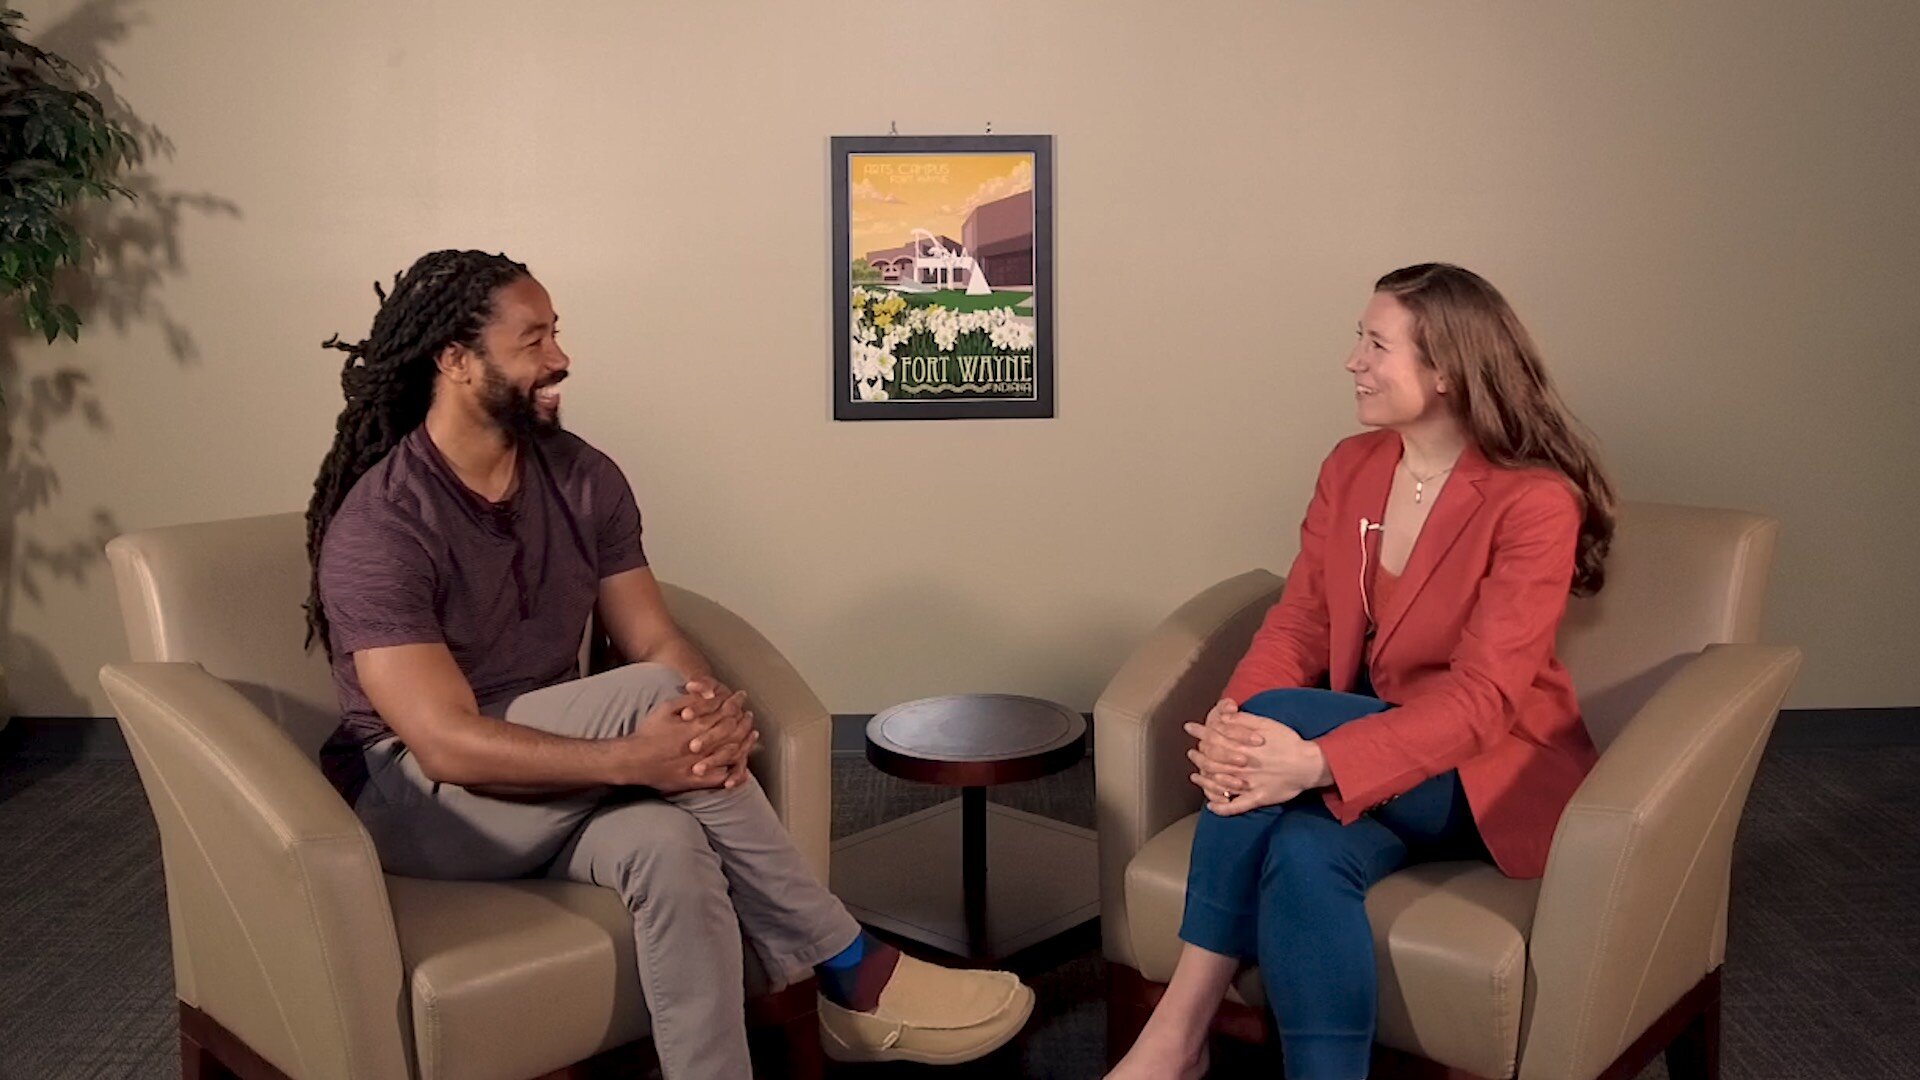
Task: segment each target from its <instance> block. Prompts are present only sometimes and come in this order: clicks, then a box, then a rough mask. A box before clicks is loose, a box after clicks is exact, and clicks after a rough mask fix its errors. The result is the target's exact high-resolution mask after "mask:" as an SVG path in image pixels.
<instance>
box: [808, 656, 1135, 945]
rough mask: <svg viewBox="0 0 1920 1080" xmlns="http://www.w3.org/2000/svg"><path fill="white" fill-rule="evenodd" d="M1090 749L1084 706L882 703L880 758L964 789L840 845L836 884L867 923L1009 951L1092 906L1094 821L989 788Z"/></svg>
mask: <svg viewBox="0 0 1920 1080" xmlns="http://www.w3.org/2000/svg"><path fill="white" fill-rule="evenodd" d="M1086 747H1087V722H1086V718H1085V717H1083V716H1081V715H1080V714H1079V713H1077V712H1075V711H1073V710H1072V709H1069V708H1067V707H1066V706H1064V705H1059V704H1056V703H1054V702H1051V701H1043V700H1041V699H1039V698H1032V697H1020V696H1017V695H1013V694H953V695H948V696H945V697H934V698H924V699H921V700H919V701H909V702H906V703H905V704H901V705H895V706H894V707H892V708H890V709H887V710H886V711H884V712H881V713H879V714H877V715H875V716H874V718H873V719H872V721H870V722H869V723H868V724H867V760H868V761H870V762H872V763H873V765H874V767H875V768H878V769H879V770H881V771H882V772H885V773H888V774H890V775H893V776H898V777H901V778H903V779H907V780H915V781H919V782H921V783H926V784H940V785H945V786H949V787H958V788H960V798H959V799H958V800H954V801H950V802H948V803H945V804H942V805H941V806H936V807H934V808H932V809H930V810H923V811H921V812H920V813H918V814H912V815H909V816H907V817H905V818H900V819H897V820H895V821H890V822H887V823H886V824H883V825H880V826H878V827H876V828H873V829H869V830H867V831H866V832H865V833H861V834H859V835H857V836H853V837H848V838H847V839H846V840H843V841H841V842H840V843H839V844H837V845H835V855H836V861H835V874H834V878H835V891H836V892H839V893H840V896H841V899H842V900H843V901H845V902H846V903H847V905H848V907H849V908H850V909H854V914H855V917H857V918H860V919H861V920H862V921H864V922H868V923H869V924H870V925H873V926H876V927H877V928H879V929H881V930H884V931H888V932H890V933H892V934H894V935H895V936H898V937H904V938H906V939H908V940H910V941H914V942H918V943H919V944H921V945H925V946H929V947H931V948H933V949H935V950H937V951H939V952H941V953H943V954H945V955H947V956H950V957H953V958H956V959H960V960H965V961H971V962H981V961H1001V960H1005V959H1007V958H1008V957H1010V956H1012V955H1013V954H1015V953H1018V952H1022V951H1025V950H1029V949H1032V948H1033V947H1034V946H1037V945H1041V944H1044V943H1047V942H1050V941H1051V940H1052V939H1054V938H1055V937H1058V936H1059V935H1060V934H1062V933H1064V932H1066V931H1068V930H1072V929H1075V928H1077V927H1079V926H1081V925H1083V924H1085V923H1086V922H1088V921H1089V920H1091V919H1093V918H1096V917H1097V916H1098V915H1099V886H1098V852H1097V847H1096V845H1095V843H1094V837H1093V832H1092V831H1091V830H1088V829H1081V828H1076V827H1074V826H1071V825H1067V824H1065V823H1064V822H1059V821H1055V820H1053V819H1051V818H1045V817H1041V816H1039V815H1037V814H1027V813H1023V812H1022V811H1018V810H1014V809H1012V808H1010V807H1005V806H1000V805H997V804H996V805H992V806H989V804H988V803H987V788H988V787H990V786H992V785H994V784H1007V783H1013V782H1015V781H1020V780H1035V779H1038V778H1040V777H1043V776H1048V775H1051V774H1053V773H1057V772H1060V771H1061V770H1063V769H1066V768H1068V767H1070V766H1072V765H1073V764H1074V763H1075V762H1077V761H1079V760H1080V759H1081V758H1082V757H1084V756H1085V755H1086ZM956 803H957V804H958V806H957V817H958V819H959V820H958V823H957V824H958V828H957V829H956V828H955V822H954V820H953V819H954V817H955V816H956V806H955V804H956ZM955 832H957V833H958V836H957V838H956V837H955V836H954V835H953V834H954V833H955ZM956 839H957V840H958V845H957V846H958V847H959V849H960V851H959V856H960V857H959V860H958V861H959V866H958V870H959V873H958V880H955V875H954V873H953V870H954V860H953V855H952V851H953V848H954V846H955V843H954V841H955V840H956ZM843 863H845V864H846V869H845V872H844V873H843V872H842V864H843ZM990 865H991V866H992V869H991V870H990Z"/></svg>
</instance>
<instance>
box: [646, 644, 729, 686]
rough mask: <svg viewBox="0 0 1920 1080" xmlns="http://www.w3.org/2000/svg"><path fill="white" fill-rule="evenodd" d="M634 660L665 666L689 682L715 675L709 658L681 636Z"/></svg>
mask: <svg viewBox="0 0 1920 1080" xmlns="http://www.w3.org/2000/svg"><path fill="white" fill-rule="evenodd" d="M633 659H635V660H637V661H644V662H646V663H650V664H665V665H666V666H668V667H670V668H672V669H673V670H675V671H677V672H679V673H680V677H681V679H683V680H685V681H689V682H690V681H692V680H694V679H704V678H708V677H709V676H711V675H712V674H713V666H712V665H711V664H708V663H707V658H706V657H705V656H702V655H701V654H700V650H699V649H696V648H694V647H693V642H691V641H688V640H687V639H686V638H685V637H684V636H682V635H680V634H675V635H673V636H672V637H671V638H668V639H667V640H666V641H664V642H662V643H660V644H659V645H656V646H655V647H654V648H653V649H652V650H651V651H649V652H648V654H647V655H645V656H636V657H634V658H633Z"/></svg>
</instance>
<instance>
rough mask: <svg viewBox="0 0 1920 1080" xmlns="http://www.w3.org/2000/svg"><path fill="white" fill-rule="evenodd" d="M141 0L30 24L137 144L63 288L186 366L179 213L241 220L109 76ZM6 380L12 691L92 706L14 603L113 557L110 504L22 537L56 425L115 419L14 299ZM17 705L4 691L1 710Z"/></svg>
mask: <svg viewBox="0 0 1920 1080" xmlns="http://www.w3.org/2000/svg"><path fill="white" fill-rule="evenodd" d="M143 4H144V0H88V2H87V3H83V4H81V5H79V6H78V7H76V8H75V9H74V10H73V11H72V12H70V13H69V14H68V15H67V16H66V17H65V18H62V19H60V20H58V21H56V22H53V23H50V24H47V25H45V26H37V27H36V26H32V25H29V26H27V27H26V29H25V33H26V36H27V37H28V38H29V39H30V40H31V41H32V42H33V43H34V44H36V45H39V46H40V47H41V48H43V49H47V50H48V51H50V52H53V53H56V54H58V55H60V56H63V57H65V58H66V59H67V60H68V61H69V62H71V63H72V64H73V66H74V69H75V72H76V74H77V77H78V79H79V81H80V83H81V84H82V85H83V87H84V88H85V89H87V90H89V91H91V92H92V93H93V95H94V96H95V97H97V98H99V99H100V100H101V102H102V103H103V104H104V105H105V106H106V108H107V111H108V113H109V114H110V115H112V116H113V117H114V118H115V119H116V120H118V121H119V122H120V123H121V124H122V125H123V126H124V127H125V128H126V129H127V130H128V131H129V132H131V133H132V134H133V136H134V138H135V140H136V141H137V143H138V152H137V154H136V155H135V157H134V158H133V159H132V160H131V161H129V162H128V163H127V168H126V171H125V173H124V175H123V176H122V178H121V182H122V183H123V184H124V185H125V186H126V187H127V188H128V189H130V190H131V191H133V192H134V193H135V194H137V195H138V196H139V197H138V198H137V199H136V200H134V201H131V202H129V201H128V200H126V199H114V200H112V201H110V202H107V203H103V204H95V205H93V206H90V207H88V208H87V209H86V210H85V211H84V212H83V213H82V216H81V229H80V231H81V234H82V235H83V236H84V237H86V239H87V241H88V242H89V243H90V244H91V245H92V249H93V250H92V253H91V254H92V261H91V264H90V265H88V266H86V267H83V268H80V269H78V270H76V271H74V272H72V273H70V274H69V276H68V277H67V278H66V280H63V281H62V282H61V283H60V290H59V291H60V295H61V296H62V298H63V299H65V300H66V301H67V302H68V303H71V304H72V305H73V307H74V309H75V310H77V311H78V312H79V313H80V318H81V321H82V325H81V329H80V333H81V337H82V340H83V341H84V340H85V339H86V338H87V337H89V336H91V335H98V334H100V333H103V332H105V330H106V329H107V328H108V327H111V328H112V329H113V331H114V332H115V333H117V334H123V335H124V334H125V333H127V332H128V331H129V330H131V329H133V328H135V327H138V326H143V325H145V326H152V327H155V328H157V329H158V330H159V331H160V333H161V336H162V338H163V339H164V340H165V342H166V349H167V353H168V354H169V355H170V356H171V357H172V359H173V361H174V362H175V363H177V364H180V365H182V366H185V365H189V364H192V363H193V362H194V361H195V359H196V358H197V351H196V348H195V345H194V341H193V335H192V333H191V332H190V331H189V330H188V328H187V327H186V326H185V325H183V324H182V323H181V322H180V321H179V320H177V319H175V318H174V317H173V316H172V314H171V313H170V312H169V311H168V310H167V307H166V305H165V303H164V302H162V300H161V299H160V296H159V292H160V289H161V286H163V285H164V284H165V283H166V282H167V281H168V280H169V279H172V278H176V277H180V276H182V275H183V274H184V273H185V272H186V265H185V262H184V260H183V258H182V253H181V241H180V226H181V222H182V221H183V219H185V218H186V217H187V216H188V215H192V214H201V215H208V214H219V215H224V216H228V217H236V218H237V217H239V216H240V209H239V207H237V206H236V205H234V204H233V203H232V202H231V201H229V200H227V199H224V198H221V197H220V196H218V195H213V194H209V193H206V192H182V191H174V190H171V189H169V188H167V187H166V186H165V185H164V184H163V183H162V182H161V180H160V178H159V177H158V176H156V175H155V174H154V172H153V171H152V169H151V165H152V164H153V163H154V162H155V161H156V160H160V159H166V158H171V157H172V156H173V144H172V142H171V141H169V140H168V139H167V137H166V135H165V134H164V133H162V132H161V131H160V130H159V129H158V128H156V127H154V126H153V125H152V124H149V123H147V122H146V121H144V120H142V119H140V118H139V116H137V115H136V114H135V113H134V112H133V110H132V109H131V108H129V107H128V105H127V103H126V101H125V100H123V99H122V98H121V97H120V95H119V94H118V93H116V92H115V90H114V88H113V85H112V83H111V81H110V78H109V77H110V76H111V75H113V74H115V73H116V69H115V68H114V67H113V65H112V64H111V63H110V62H109V61H108V60H107V56H106V54H107V52H108V50H109V49H111V48H112V47H114V46H117V45H119V44H121V43H122V42H124V41H125V40H126V39H127V37H128V36H129V35H130V34H131V32H132V31H133V29H134V27H136V26H137V25H139V24H140V23H142V22H143V21H144V19H145V17H144V15H143V14H142V13H141V12H140V11H139V9H140V8H141V7H142V6H143ZM0 388H4V391H5V394H6V415H5V423H4V426H0V462H4V468H0V571H3V572H4V575H3V576H0V625H4V626H5V628H6V640H5V652H4V656H3V659H4V663H5V665H6V672H7V682H8V684H9V685H10V691H9V692H10V696H11V697H12V698H13V699H14V700H19V699H21V698H23V697H24V698H26V699H27V700H29V701H30V702H31V708H30V711H31V712H33V713H36V714H40V715H67V716H84V715H88V714H89V713H91V712H92V709H91V707H90V706H89V705H88V695H87V694H86V693H84V692H82V691H80V690H78V689H76V688H75V687H74V686H73V685H72V684H71V683H69V682H67V680H66V678H65V676H64V675H63V674H62V673H61V671H60V667H59V664H58V662H57V661H56V658H55V657H54V656H53V655H52V653H51V652H50V650H48V649H47V647H46V646H45V645H44V644H42V643H40V642H37V641H34V640H32V639H30V638H26V637H23V636H21V635H20V634H18V633H17V632H16V631H15V630H14V619H13V615H14V605H15V603H16V602H17V601H18V600H20V599H22V598H24V599H25V600H26V601H27V602H28V603H31V604H33V605H35V606H36V607H40V606H44V605H45V604H46V602H47V601H46V587H47V585H48V584H49V583H50V582H53V581H59V580H66V581H71V582H74V583H76V584H81V583H85V582H86V581H87V579H88V578H89V577H90V576H91V575H92V574H93V573H94V572H95V571H96V570H97V569H98V568H99V566H100V564H101V563H102V562H103V561H104V560H105V551H104V550H103V548H104V546H105V544H106V542H107V541H108V540H110V539H112V538H113V537H114V536H115V535H117V534H118V533H119V532H120V526H119V523H118V522H116V521H115V520H114V517H113V512H112V511H111V510H110V509H107V508H105V507H95V508H94V510H93V512H92V513H91V514H89V515H87V519H88V520H87V524H86V526H85V527H84V528H82V529H81V530H79V531H78V532H77V534H75V535H69V536H55V537H51V538H49V537H48V536H47V530H34V535H33V536H32V537H31V538H29V539H27V540H25V541H24V542H22V540H21V535H22V531H23V530H22V525H23V523H24V521H25V519H27V518H29V517H31V516H32V515H34V514H36V513H39V512H41V511H44V510H47V509H49V508H50V507H53V506H54V505H55V503H56V502H57V501H58V500H59V496H60V476H59V472H58V470H57V467H56V464H55V462H54V461H52V460H51V459H50V458H49V457H48V456H47V453H46V450H45V440H46V436H47V434H48V433H49V432H50V431H54V430H57V429H59V428H61V427H63V426H65V425H68V424H72V423H76V422H77V423H81V424H84V425H86V426H87V427H88V428H90V429H92V430H94V431H96V432H102V433H104V432H106V431H108V430H110V428H111V425H110V423H109V417H108V414H107V410H106V408H105V406H104V405H103V404H102V402H101V400H100V396H99V394H98V392H97V391H96V389H95V387H94V382H93V377H92V375H91V374H90V373H89V372H88V371H87V368H86V365H85V364H84V363H83V362H81V361H80V360H79V359H78V355H77V350H73V349H58V348H52V347H45V346H43V344H42V342H41V341H40V339H38V338H36V337H34V336H32V335H30V334H29V333H28V332H27V330H26V327H25V325H24V324H23V323H22V321H21V319H20V315H19V312H18V311H17V310H16V309H15V308H14V307H13V306H12V305H7V306H6V307H5V308H4V310H0ZM23 692H24V693H23ZM11 711H12V705H11V703H10V702H9V703H8V704H7V708H6V712H7V713H10V712H11ZM4 715H5V713H0V716H4Z"/></svg>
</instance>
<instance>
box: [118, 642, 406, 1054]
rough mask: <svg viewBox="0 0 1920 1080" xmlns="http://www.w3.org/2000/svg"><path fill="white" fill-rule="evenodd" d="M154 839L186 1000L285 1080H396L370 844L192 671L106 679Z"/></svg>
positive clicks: (243, 704) (316, 784)
mask: <svg viewBox="0 0 1920 1080" xmlns="http://www.w3.org/2000/svg"><path fill="white" fill-rule="evenodd" d="M100 683H101V686H102V687H103V688H104V689H105V690H106V693H107V698H108V700H110V701H111V702H112V703H113V708H114V711H115V712H116V713H117V714H118V715H119V718H120V727H121V730H122V731H123V732H125V734H126V738H127V745H128V746H129V747H130V748H131V749H132V751H133V759H134V763H135V765H136V766H137V767H138V768H139V770H140V782H141V784H142V786H144V787H145V788H146V792H147V801H148V802H149V804H150V805H151V806H152V808H153V815H154V818H155V819H156V821H157V822H158V823H159V826H160V847H161V860H162V863H163V865H164V867H165V870H166V881H167V914H168V918H169V920H170V921H171V923H172V926H173V949H174V977H175V983H176V986H177V990H178V993H179V996H180V1000H182V1001H184V1002H186V1003H187V1004H189V1005H192V1006H194V1007H196V1008H198V1009H200V1010H201V1011H202V1012H204V1013H206V1014H207V1015H209V1016H211V1017H213V1019H215V1020H217V1021H219V1022H220V1024H221V1025H223V1026H224V1027H226V1028H227V1029H228V1030H230V1031H232V1032H233V1033H234V1034H235V1035H238V1036H239V1037H240V1038H241V1040H243V1041H244V1042H245V1043H246V1044H247V1045H248V1046H250V1047H252V1048H253V1049H254V1050H255V1051H257V1052H258V1053H259V1054H261V1055H262V1056H263V1057H265V1058H266V1059H267V1060H268V1061H270V1062H272V1063H273V1064H274V1065H276V1066H277V1067H279V1068H280V1069H281V1070H282V1071H284V1072H286V1073H288V1074H289V1075H294V1076H312V1077H335V1078H338V1080H347V1078H349V1077H354V1078H358V1077H370V1078H375V1080H405V1078H406V1077H407V1076H408V1075H409V1072H410V1067H409V1063H408V1061H407V1050H406V1041H405V1035H404V1028H403V1024H404V1023H405V1019H404V1018H405V1016H406V1001H405V984H404V980H403V979H402V976H401V963H400V946H399V940H398V937H397V935H396V934H395V932H394V925H393V914H392V910H391V908H390V907H389V906H388V902H387V890H386V882H385V879H384V878H383V877H382V876H381V873H380V860H379V856H378V855H377V854H375V852H374V849H373V841H372V840H371V839H370V838H369V837H368V836H367V833H366V830H365V829H363V828H362V827H361V825H360V821H359V819H358V818H356V817H354V814H353V811H352V810H351V809H349V808H348V806H347V804H346V803H345V802H344V801H343V800H341V798H340V796H339V795H338V794H337V793H336V792H335V791H334V790H333V788H332V787H331V786H330V785H328V783H327V782H326V780H325V779H324V778H323V777H322V776H321V775H320V770H319V769H318V768H317V767H315V765H314V763H313V762H312V761H311V760H309V759H308V758H307V756H306V755H305V754H304V753H302V752H301V751H300V749H299V748H298V747H296V746H295V745H294V744H293V742H292V741H291V740H290V739H288V738H287V736H286V734H285V733H284V732H282V731H281V730H280V729H279V727H278V726H277V725H275V724H274V722H273V721H272V720H271V719H270V718H268V717H267V715H266V714H265V713H262V712H261V711H260V710H259V709H257V708H255V707H254V706H253V705H252V704H250V703H249V702H248V701H247V700H246V699H245V698H244V697H242V696H241V695H240V693H239V692H238V691H236V690H234V689H233V688H232V687H231V686H229V685H227V684H226V683H225V682H222V681H221V680H219V679H216V678H214V677H213V676H212V675H209V674H207V672H206V671H205V669H203V668H201V667H200V665H198V664H186V663H170V664H159V663H149V664H109V665H108V666H107V667H105V668H103V669H102V670H101V673H100Z"/></svg>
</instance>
